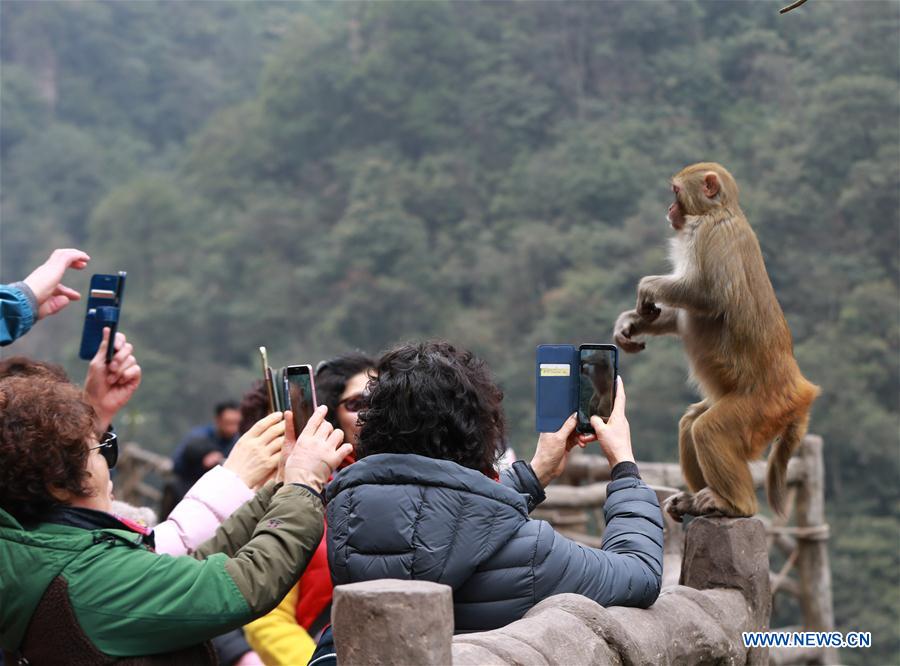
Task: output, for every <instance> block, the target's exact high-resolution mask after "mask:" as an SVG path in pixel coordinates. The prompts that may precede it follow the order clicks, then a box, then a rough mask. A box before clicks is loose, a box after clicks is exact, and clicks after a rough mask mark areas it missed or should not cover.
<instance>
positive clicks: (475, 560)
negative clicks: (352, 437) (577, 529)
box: [327, 454, 662, 631]
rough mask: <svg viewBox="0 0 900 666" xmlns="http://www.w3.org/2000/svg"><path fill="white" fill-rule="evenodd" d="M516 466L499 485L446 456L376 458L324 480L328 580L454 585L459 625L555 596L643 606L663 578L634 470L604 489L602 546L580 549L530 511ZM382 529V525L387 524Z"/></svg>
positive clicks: (644, 493) (652, 518) (506, 617)
mask: <svg viewBox="0 0 900 666" xmlns="http://www.w3.org/2000/svg"><path fill="white" fill-rule="evenodd" d="M528 476H530V473H529V472H528V471H527V470H526V469H525V463H523V462H518V463H516V465H515V466H514V468H513V469H512V470H510V472H509V473H506V474H504V475H503V477H502V478H501V483H497V482H496V481H494V480H492V479H489V478H488V477H486V476H484V475H483V474H481V473H480V472H476V471H474V470H469V469H466V468H464V467H462V466H460V465H457V464H456V463H453V462H450V461H446V460H435V459H433V458H426V457H424V456H417V455H411V454H381V455H374V456H370V457H368V458H364V459H363V460H360V461H358V462H357V463H356V464H355V465H353V466H352V467H351V468H348V469H347V470H346V471H344V472H342V473H341V474H340V475H339V476H338V478H337V479H336V480H335V481H334V482H333V483H332V484H330V485H329V486H328V490H327V494H328V535H329V547H330V548H331V550H332V552H331V571H332V576H333V578H334V582H335V584H338V585H340V584H344V583H352V582H359V581H362V580H372V579H375V578H401V579H413V580H428V581H432V582H436V583H444V584H446V585H449V586H450V587H452V588H453V603H454V609H455V615H456V630H457V631H477V630H488V629H494V628H497V627H501V626H503V625H505V624H508V623H510V622H513V621H514V620H517V619H519V618H521V617H522V616H523V615H524V614H525V613H526V612H527V611H528V609H529V608H531V607H532V606H533V605H534V604H536V603H537V602H539V601H541V600H542V599H544V598H546V597H548V596H550V595H553V594H561V593H563V592H574V593H577V594H583V595H585V596H588V597H590V598H592V599H594V600H595V601H597V602H598V603H600V604H602V605H605V606H610V605H618V606H638V607H647V606H649V605H651V604H652V603H653V602H654V601H655V600H656V597H657V595H658V594H659V586H660V576H661V575H662V515H661V512H660V509H659V504H658V503H657V500H656V495H655V494H654V493H653V491H651V490H650V489H649V488H647V486H646V485H644V484H643V482H642V481H641V480H640V479H639V478H637V477H635V476H624V477H621V478H619V479H617V480H616V481H613V482H612V483H611V484H610V486H609V490H608V492H609V496H608V499H607V502H606V506H605V513H606V520H607V523H608V528H607V529H606V531H605V533H604V535H603V548H602V549H596V548H588V547H585V546H582V545H580V544H577V543H575V542H574V541H571V540H570V539H567V538H566V537H564V536H562V535H560V534H559V533H557V532H555V531H554V529H553V527H552V526H551V525H550V524H549V523H546V522H544V521H540V520H530V519H529V518H528V511H529V506H528V505H529V499H531V498H534V503H535V504H536V503H537V501H538V500H539V499H542V498H543V491H542V490H541V488H540V485H539V484H538V483H537V482H536V479H534V478H533V477H532V480H531V481H529V479H528ZM388 526H389V527H388Z"/></svg>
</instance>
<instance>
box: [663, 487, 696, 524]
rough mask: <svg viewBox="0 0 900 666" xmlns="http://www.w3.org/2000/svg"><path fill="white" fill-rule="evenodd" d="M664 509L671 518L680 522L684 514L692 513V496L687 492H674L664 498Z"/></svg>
mask: <svg viewBox="0 0 900 666" xmlns="http://www.w3.org/2000/svg"><path fill="white" fill-rule="evenodd" d="M665 509H666V512H667V513H668V514H669V515H670V516H672V520H675V521H677V522H679V523H680V522H682V521H683V520H684V516H685V515H687V514H690V515H694V510H693V509H694V496H693V495H692V494H691V493H689V492H680V493H675V494H674V495H672V496H671V497H669V498H668V499H666V502H665Z"/></svg>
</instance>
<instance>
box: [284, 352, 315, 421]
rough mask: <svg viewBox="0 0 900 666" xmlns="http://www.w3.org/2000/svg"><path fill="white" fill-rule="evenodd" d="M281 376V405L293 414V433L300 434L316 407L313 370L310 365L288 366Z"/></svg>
mask: <svg viewBox="0 0 900 666" xmlns="http://www.w3.org/2000/svg"><path fill="white" fill-rule="evenodd" d="M283 376H284V383H283V387H282V390H283V396H284V397H283V398H282V403H283V406H284V409H285V410H290V411H291V413H292V414H293V417H294V428H295V431H296V432H301V431H302V430H303V428H305V427H306V423H307V422H308V421H309V419H310V417H311V416H312V415H313V412H314V411H315V410H316V407H318V403H317V401H316V384H315V381H314V379H313V369H312V366H311V365H289V366H287V367H286V368H285V369H284V372H283Z"/></svg>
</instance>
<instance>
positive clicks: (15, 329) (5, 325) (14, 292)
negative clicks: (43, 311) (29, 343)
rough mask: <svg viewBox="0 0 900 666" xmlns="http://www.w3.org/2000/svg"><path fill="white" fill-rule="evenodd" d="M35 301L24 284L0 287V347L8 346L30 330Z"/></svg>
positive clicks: (35, 307)
mask: <svg viewBox="0 0 900 666" xmlns="http://www.w3.org/2000/svg"><path fill="white" fill-rule="evenodd" d="M36 314H37V300H36V299H35V297H34V293H32V291H31V289H30V288H29V287H28V285H26V284H25V283H24V282H14V283H13V284H4V285H0V345H8V344H10V343H11V342H12V341H13V340H15V339H17V338H21V337H22V336H23V335H25V334H26V333H28V331H29V330H31V327H32V325H33V324H34V320H35V318H36V316H35V315H36Z"/></svg>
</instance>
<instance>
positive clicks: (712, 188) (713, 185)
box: [703, 171, 719, 199]
mask: <svg viewBox="0 0 900 666" xmlns="http://www.w3.org/2000/svg"><path fill="white" fill-rule="evenodd" d="M718 193H719V177H718V176H717V175H716V174H715V172H714V171H710V172H709V173H708V174H706V175H705V176H703V194H705V195H706V196H707V198H709V199H712V198H713V197H714V196H716V195H717V194H718Z"/></svg>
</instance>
